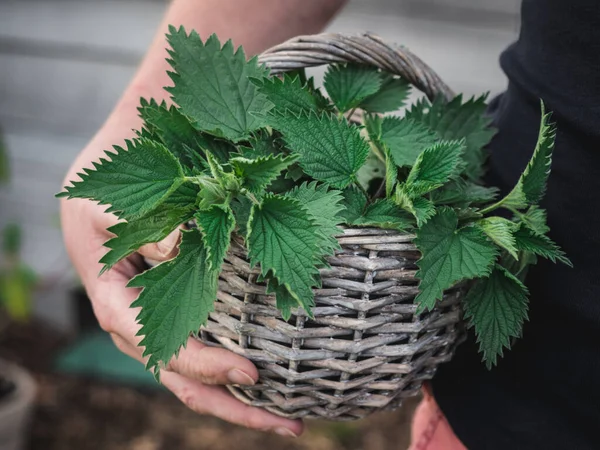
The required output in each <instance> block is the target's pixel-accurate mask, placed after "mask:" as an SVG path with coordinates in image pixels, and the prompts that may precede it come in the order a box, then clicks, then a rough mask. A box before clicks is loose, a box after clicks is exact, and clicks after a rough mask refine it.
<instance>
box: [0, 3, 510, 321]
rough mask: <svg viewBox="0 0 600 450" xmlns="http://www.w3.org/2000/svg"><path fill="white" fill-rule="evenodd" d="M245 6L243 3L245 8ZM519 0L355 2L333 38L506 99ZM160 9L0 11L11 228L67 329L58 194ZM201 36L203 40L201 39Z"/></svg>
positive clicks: (1, 109) (41, 306)
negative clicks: (383, 41) (402, 50)
mask: <svg viewBox="0 0 600 450" xmlns="http://www.w3.org/2000/svg"><path fill="white" fill-rule="evenodd" d="M240 1H242V0H240ZM518 3H519V2H518V0H354V1H350V3H349V5H348V6H347V7H346V9H345V10H344V12H343V13H342V14H341V15H340V16H338V18H336V20H335V21H334V22H333V23H332V24H331V25H330V27H329V29H330V30H333V31H341V32H358V31H363V30H369V31H373V32H376V33H378V34H380V35H381V36H383V37H384V38H387V39H391V40H393V41H395V42H398V43H401V44H404V45H406V46H408V47H409V48H411V49H412V50H413V51H414V52H415V53H416V54H417V55H419V56H420V57H421V58H423V59H424V60H425V61H427V62H428V63H429V64H430V65H431V66H433V67H434V69H436V70H437V71H438V73H439V74H440V75H441V76H442V78H444V79H445V80H446V82H447V83H448V84H450V86H452V87H453V88H454V89H455V90H456V91H457V92H465V93H466V94H478V93H480V92H482V91H491V92H492V93H497V92H500V91H501V90H502V89H503V87H504V85H505V79H504V77H503V75H502V73H501V71H500V70H499V68H498V64H497V59H498V55H499V53H500V51H501V50H502V49H503V48H504V47H505V46H506V45H507V44H509V43H510V42H511V41H513V40H514V39H515V38H516V36H517V33H518V8H519V5H518ZM165 5H166V2H164V1H160V0H146V1H144V0H0V126H1V127H2V128H3V129H4V132H5V138H6V142H7V146H8V149H9V154H10V163H11V165H12V181H11V182H10V184H9V185H8V186H3V187H0V227H2V226H3V225H5V224H6V223H8V222H20V223H22V224H23V229H24V232H25V241H24V244H25V245H24V258H25V260H26V262H28V263H29V264H30V265H31V266H33V268H34V269H35V270H36V271H37V272H38V273H39V274H40V275H42V276H43V277H46V278H48V279H51V280H52V288H51V289H47V290H45V291H44V292H42V293H41V294H40V295H39V298H38V301H37V306H36V309H37V311H38V313H39V314H41V315H43V316H45V317H47V318H48V319H49V320H51V321H53V322H54V323H56V324H58V325H60V326H62V327H66V328H68V327H69V326H70V323H71V318H70V317H69V315H68V311H67V309H66V307H65V289H66V288H67V287H68V286H70V285H72V284H73V283H74V282H76V281H75V280H76V277H75V275H74V274H73V273H72V270H71V269H70V266H69V263H68V258H67V256H66V253H65V251H64V249H63V246H62V241H61V234H60V228H59V223H58V213H57V201H56V200H55V199H54V198H53V194H54V193H56V192H57V191H58V190H60V181H61V180H62V177H63V175H64V173H65V171H66V169H67V167H68V165H69V164H70V162H71V161H72V160H73V158H74V157H75V155H76V154H77V153H78V151H79V150H80V149H81V148H82V146H83V145H84V144H85V143H86V141H87V140H88V139H89V138H90V137H91V136H92V134H93V133H94V132H95V130H96V129H97V128H98V127H99V126H100V124H101V123H102V121H103V120H104V118H105V117H106V116H107V114H108V113H109V112H110V110H111V108H112V106H113V105H114V103H115V102H116V100H117V98H118V97H119V95H120V93H121V92H122V90H123V88H124V87H125V85H126V84H127V82H128V80H129V78H130V77H131V75H132V73H133V71H134V70H135V67H136V65H137V63H138V61H139V60H140V58H141V57H142V55H143V53H144V50H145V48H146V46H147V45H148V43H149V42H150V40H151V38H152V35H153V33H154V29H155V27H156V26H157V24H158V22H159V20H160V17H161V15H162V13H163V11H164V8H165ZM199 31H200V32H201V30H199Z"/></svg>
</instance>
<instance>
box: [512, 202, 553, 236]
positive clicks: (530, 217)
mask: <svg viewBox="0 0 600 450" xmlns="http://www.w3.org/2000/svg"><path fill="white" fill-rule="evenodd" d="M519 218H520V219H521V220H522V221H523V223H524V224H525V225H527V227H528V228H530V229H531V230H533V231H534V232H535V233H537V234H546V233H547V232H548V231H550V228H549V227H548V225H546V222H547V217H546V211H545V210H544V209H542V208H540V207H539V206H536V205H533V206H530V207H529V209H528V210H527V212H526V213H525V214H522V215H520V216H519Z"/></svg>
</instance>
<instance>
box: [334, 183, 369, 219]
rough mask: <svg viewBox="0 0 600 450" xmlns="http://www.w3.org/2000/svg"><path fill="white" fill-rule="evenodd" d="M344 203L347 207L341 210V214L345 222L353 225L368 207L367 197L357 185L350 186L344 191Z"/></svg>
mask: <svg viewBox="0 0 600 450" xmlns="http://www.w3.org/2000/svg"><path fill="white" fill-rule="evenodd" d="M342 196H343V198H344V199H343V200H342V205H343V206H344V208H345V209H343V210H342V211H341V212H340V216H342V218H343V219H344V223H346V224H348V225H352V224H353V223H354V222H356V221H357V220H358V219H359V218H360V217H361V216H362V215H363V213H364V212H365V208H366V207H367V197H365V194H364V193H363V192H362V191H361V190H360V189H359V188H357V187H356V186H354V185H352V186H348V187H347V188H346V189H344V191H343V192H342Z"/></svg>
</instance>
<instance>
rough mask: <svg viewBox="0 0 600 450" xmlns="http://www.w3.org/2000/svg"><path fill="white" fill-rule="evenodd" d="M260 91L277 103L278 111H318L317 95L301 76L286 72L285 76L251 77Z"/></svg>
mask: <svg viewBox="0 0 600 450" xmlns="http://www.w3.org/2000/svg"><path fill="white" fill-rule="evenodd" d="M250 81H252V83H254V84H255V85H256V86H257V87H258V90H259V92H261V93H263V94H264V95H266V96H267V98H268V99H269V100H270V101H271V102H272V103H273V104H274V105H275V106H274V109H275V110H277V111H282V112H283V111H285V110H290V111H291V112H293V113H294V114H300V113H301V112H303V111H310V110H312V111H318V110H319V105H318V103H317V99H316V97H314V96H313V95H312V93H311V92H310V91H309V90H308V89H306V88H305V87H304V86H303V85H302V81H301V80H300V77H299V76H297V75H296V76H295V77H293V78H292V77H290V76H289V75H287V74H285V75H284V76H283V78H279V77H270V78H251V79H250Z"/></svg>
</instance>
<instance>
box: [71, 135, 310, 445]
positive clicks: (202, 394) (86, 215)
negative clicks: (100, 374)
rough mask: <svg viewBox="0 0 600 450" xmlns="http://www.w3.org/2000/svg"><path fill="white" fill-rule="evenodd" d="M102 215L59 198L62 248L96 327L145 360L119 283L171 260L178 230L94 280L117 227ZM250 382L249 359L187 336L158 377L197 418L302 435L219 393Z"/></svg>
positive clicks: (289, 423)
mask: <svg viewBox="0 0 600 450" xmlns="http://www.w3.org/2000/svg"><path fill="white" fill-rule="evenodd" d="M109 128H110V127H109ZM122 131H124V130H118V129H117V130H114V129H113V130H111V131H110V132H107V131H106V127H105V130H104V131H100V132H99V133H98V135H97V136H96V137H95V138H94V139H93V141H92V142H91V143H90V145H89V146H88V148H86V149H85V150H84V151H83V152H82V154H81V155H80V157H79V159H78V160H77V161H76V162H75V164H74V165H73V168H72V169H71V170H70V171H69V174H68V175H67V178H66V181H65V183H66V184H68V182H69V181H70V180H72V179H77V178H78V177H77V176H76V173H77V172H79V171H81V167H85V166H90V162H91V161H92V160H93V159H97V158H98V156H99V154H100V152H101V149H104V148H109V146H110V145H108V144H109V143H110V144H112V143H115V142H118V140H119V137H122V136H123V134H121V132H122ZM105 209H106V206H99V205H97V204H95V203H92V202H91V201H88V200H81V199H71V200H68V201H65V200H62V201H61V219H62V228H63V233H64V239H65V244H66V247H67V250H68V252H69V255H70V257H71V260H72V262H73V264H74V266H75V269H76V270H77V272H78V274H79V275H80V277H81V280H82V282H83V285H84V286H85V288H86V291H87V293H88V296H89V298H90V300H91V302H92V306H93V308H94V312H95V314H96V317H97V319H98V322H99V323H100V326H101V327H102V329H104V330H105V331H107V332H108V333H110V335H111V337H112V339H113V341H114V342H115V344H116V346H117V347H118V348H119V350H121V351H122V352H123V353H125V354H127V355H129V356H130V357H132V358H134V359H136V360H138V361H140V362H145V361H144V359H145V358H143V357H142V348H141V347H139V346H138V344H139V342H140V340H141V337H138V336H136V334H137V331H138V330H139V328H140V325H138V324H137V322H136V316H137V314H138V312H139V311H138V310H136V309H131V308H130V307H129V306H130V304H131V303H132V302H133V301H134V300H135V299H136V297H137V296H138V294H139V289H133V288H127V287H126V284H127V283H128V281H129V280H130V279H131V278H133V277H134V276H135V275H137V274H138V273H140V271H142V270H143V267H144V265H143V259H142V256H144V257H146V258H147V259H150V260H154V261H164V260H168V259H171V258H173V257H174V256H175V255H176V254H177V244H178V242H179V238H180V231H179V230H176V231H174V232H173V233H172V234H171V235H169V236H168V237H167V238H166V239H165V240H164V241H162V242H159V243H156V244H148V245H145V246H144V247H142V248H141V249H140V250H139V252H138V254H134V255H131V256H130V257H128V258H126V259H125V260H123V261H121V262H120V263H118V264H117V265H115V266H114V267H113V268H112V269H111V270H109V271H107V272H106V273H104V274H103V275H102V276H100V277H99V276H98V274H99V272H100V268H101V265H100V263H99V262H98V261H99V260H100V258H101V257H102V256H103V255H104V253H106V251H107V249H106V248H105V247H103V244H104V242H106V241H107V240H108V239H110V238H111V237H112V236H111V234H110V233H109V232H108V231H106V229H107V228H108V227H110V226H112V225H114V224H115V223H117V218H116V217H115V216H114V215H112V214H108V213H105V212H104V210H105ZM257 379H258V371H257V369H256V367H255V366H254V365H253V364H252V363H251V362H250V361H249V360H247V359H245V358H243V357H241V356H238V355H236V354H234V353H232V352H230V351H228V350H225V349H221V348H214V347H208V346H205V345H204V344H202V343H200V342H199V341H197V340H196V339H194V338H190V339H189V341H188V343H187V348H185V349H182V350H181V351H180V353H179V356H178V357H177V358H173V360H171V362H170V363H169V364H168V365H167V367H166V368H164V369H163V370H162V371H161V382H162V384H163V385H164V386H165V387H167V388H168V389H169V390H170V391H171V392H173V393H174V394H175V395H176V396H177V397H178V398H179V399H180V400H181V401H182V402H183V403H184V404H185V405H186V406H188V407H189V408H190V409H192V410H194V411H196V412H198V413H200V414H208V415H213V416H215V417H218V418H221V419H223V420H226V421H228V422H231V423H234V424H238V425H242V426H245V427H248V428H252V429H256V430H261V431H269V432H274V433H277V434H280V435H283V436H289V437H292V436H298V435H299V434H300V433H302V430H303V424H302V422H301V421H299V420H289V419H285V418H282V417H279V416H276V415H274V414H271V413H269V412H267V411H266V410H264V409H259V408H255V407H250V406H247V405H245V404H243V403H242V402H240V401H239V400H237V399H235V398H234V397H233V396H232V395H231V394H230V393H229V392H228V391H227V390H226V389H225V388H224V387H223V385H225V384H240V385H252V384H254V383H255V382H256V380H257Z"/></svg>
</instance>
